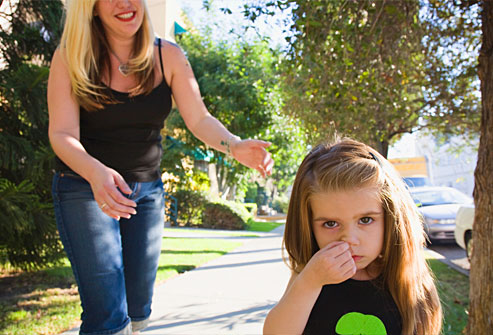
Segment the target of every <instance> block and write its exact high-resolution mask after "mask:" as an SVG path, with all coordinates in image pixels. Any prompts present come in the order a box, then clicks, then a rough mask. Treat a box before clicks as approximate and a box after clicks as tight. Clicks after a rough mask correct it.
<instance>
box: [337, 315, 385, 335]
mask: <svg viewBox="0 0 493 335" xmlns="http://www.w3.org/2000/svg"><path fill="white" fill-rule="evenodd" d="M336 333H337V334H339V335H387V330H386V329H385V325H384V324H383V322H382V320H380V319H379V318H377V317H376V316H374V315H366V314H362V313H357V312H351V313H347V314H344V315H343V316H341V318H340V319H339V321H337V325H336Z"/></svg>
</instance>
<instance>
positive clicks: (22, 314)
mask: <svg viewBox="0 0 493 335" xmlns="http://www.w3.org/2000/svg"><path fill="white" fill-rule="evenodd" d="M240 244H241V242H238V241H235V240H221V239H213V238H211V239H193V238H188V239H187V238H164V239H163V246H162V251H161V252H162V254H161V257H160V259H159V268H158V273H157V283H162V282H163V281H165V280H167V279H169V278H171V277H173V276H175V275H177V274H179V273H182V272H185V271H188V270H191V269H193V268H195V267H197V266H198V265H200V264H203V263H205V262H208V261H210V260H212V259H214V258H217V257H219V256H221V255H223V254H225V253H227V252H228V251H231V250H233V249H235V248H236V247H238V246H239V245H240ZM80 313H81V308H80V302H79V294H78V292H77V287H76V285H75V281H74V278H73V275H72V271H71V269H70V266H69V263H68V260H65V264H63V265H62V266H58V267H54V268H51V269H47V270H42V271H36V272H32V273H26V272H9V271H7V270H3V269H1V268H0V334H2V335H14V334H15V335H17V334H19V335H20V334H22V335H24V334H39V335H43V334H59V333H61V332H62V331H65V330H68V329H70V328H72V327H74V326H76V325H77V324H78V323H79V322H80V321H79V316H80Z"/></svg>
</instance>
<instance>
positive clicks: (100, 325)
mask: <svg viewBox="0 0 493 335" xmlns="http://www.w3.org/2000/svg"><path fill="white" fill-rule="evenodd" d="M129 186H130V188H131V189H132V191H133V192H132V194H131V195H125V196H127V197H128V198H130V199H132V200H133V201H135V202H136V203H137V208H136V211H137V214H135V215H132V217H131V218H130V219H128V220H127V219H124V218H121V219H120V221H117V220H115V219H112V218H110V217H109V216H107V215H106V214H104V213H103V212H102V211H101V210H100V209H99V207H98V204H97V203H96V201H95V200H94V196H93V193H92V190H91V187H90V185H89V183H88V182H87V181H86V180H85V179H83V178H82V177H80V176H78V175H76V174H74V173H70V172H67V173H60V172H57V173H56V174H55V176H54V177H53V185H52V193H53V202H54V205H55V216H56V221H57V226H58V230H59V232H60V238H61V240H62V243H63V246H64V248H65V252H66V253H67V256H68V258H69V260H70V263H71V265H72V271H73V272H74V276H75V280H76V281H77V285H78V287H79V294H80V299H81V305H82V315H81V319H82V325H81V327H80V333H81V334H117V333H120V334H121V333H127V332H128V331H130V329H131V328H133V331H136V330H140V329H142V328H144V327H145V326H146V324H147V321H148V318H149V315H150V314H151V301H152V293H153V286H154V281H155V278H156V272H157V267H158V260H159V255H160V254H161V241H162V231H163V226H164V198H163V184H162V182H161V180H160V179H158V180H155V181H152V182H145V183H129ZM130 322H132V327H131V326H130V324H129V323H130Z"/></svg>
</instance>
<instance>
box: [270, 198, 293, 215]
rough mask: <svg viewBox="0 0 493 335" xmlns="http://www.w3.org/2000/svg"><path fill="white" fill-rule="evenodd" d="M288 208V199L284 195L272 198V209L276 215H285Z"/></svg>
mask: <svg viewBox="0 0 493 335" xmlns="http://www.w3.org/2000/svg"><path fill="white" fill-rule="evenodd" d="M288 207H289V198H288V197H287V196H285V195H283V196H279V197H276V198H274V201H273V202H272V208H273V209H275V210H276V211H277V212H278V213H287V212H288Z"/></svg>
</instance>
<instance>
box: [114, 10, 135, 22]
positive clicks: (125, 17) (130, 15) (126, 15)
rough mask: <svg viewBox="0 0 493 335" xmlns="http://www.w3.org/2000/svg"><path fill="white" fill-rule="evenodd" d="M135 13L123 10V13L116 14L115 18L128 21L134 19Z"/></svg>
mask: <svg viewBox="0 0 493 335" xmlns="http://www.w3.org/2000/svg"><path fill="white" fill-rule="evenodd" d="M135 14H136V12H125V13H121V14H118V15H116V18H117V19H118V20H120V21H124V22H128V21H132V20H133V19H134V17H135Z"/></svg>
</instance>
